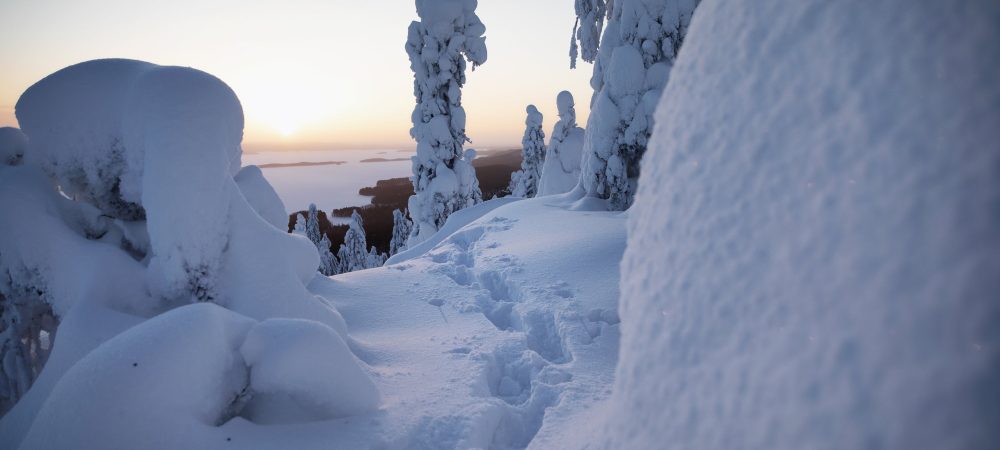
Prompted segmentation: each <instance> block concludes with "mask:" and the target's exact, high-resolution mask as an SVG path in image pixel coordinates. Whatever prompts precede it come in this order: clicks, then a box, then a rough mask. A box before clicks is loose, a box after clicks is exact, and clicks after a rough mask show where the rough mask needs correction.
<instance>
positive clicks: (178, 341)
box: [22, 304, 253, 449]
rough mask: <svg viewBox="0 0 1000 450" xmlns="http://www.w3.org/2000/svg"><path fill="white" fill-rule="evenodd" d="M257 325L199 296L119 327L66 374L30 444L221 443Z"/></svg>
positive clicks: (112, 446) (40, 415) (108, 446)
mask: <svg viewBox="0 0 1000 450" xmlns="http://www.w3.org/2000/svg"><path fill="white" fill-rule="evenodd" d="M252 324H253V321H251V320H249V319H246V318H243V317H240V316H239V315H237V314H234V313H232V312H229V311H226V310H225V309H222V308H220V307H218V306H214V305H211V304H196V305H189V306H185V307H182V308H178V309H176V310H173V311H170V312H168V313H166V314H162V315H160V316H157V317H155V318H153V319H150V320H148V321H145V322H143V323H142V324H141V325H138V326H135V327H133V328H131V329H129V330H127V331H125V332H124V333H121V334H119V335H118V336H116V337H114V338H112V339H110V340H109V341H107V342H105V343H104V344H103V345H101V346H100V347H98V348H97V349H95V350H94V351H92V352H90V353H89V354H87V356H85V357H84V358H83V359H81V360H80V361H79V362H77V363H76V364H75V365H73V367H72V368H70V369H69V371H67V372H66V374H65V375H64V376H63V377H62V379H61V380H60V381H59V382H58V383H57V384H56V385H55V387H54V388H53V389H52V393H51V395H50V396H49V399H48V401H47V402H46V403H45V405H44V406H43V407H42V408H41V410H40V411H39V412H38V416H37V417H36V418H35V421H34V424H33V425H32V427H31V430H30V431H28V433H27V436H26V437H25V439H24V441H23V443H22V448H106V449H126V448H210V447H213V445H211V444H210V443H211V442H214V443H216V444H215V445H214V446H221V445H222V444H223V442H224V440H225V439H224V438H223V436H222V434H221V433H220V431H219V430H218V429H217V428H216V427H215V425H216V424H217V422H219V421H220V420H221V419H222V418H224V417H225V416H226V414H227V412H228V411H227V408H228V406H229V404H230V402H231V401H232V400H233V398H235V397H236V396H237V394H238V393H239V392H240V391H241V390H242V389H243V387H244V386H245V385H246V383H247V373H246V370H245V368H244V367H243V363H242V361H241V360H240V358H239V356H238V355H239V354H238V353H237V348H238V347H239V345H240V343H241V342H242V341H243V337H244V336H245V335H246V333H247V331H248V330H249V328H250V327H251V326H252ZM81 405H87V408H88V409H89V410H90V411H93V412H97V411H101V412H102V413H101V414H96V413H88V414H81V413H80V406H81Z"/></svg>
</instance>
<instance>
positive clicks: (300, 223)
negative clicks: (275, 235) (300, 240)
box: [292, 214, 306, 236]
mask: <svg viewBox="0 0 1000 450" xmlns="http://www.w3.org/2000/svg"><path fill="white" fill-rule="evenodd" d="M292 233H295V234H298V235H301V236H305V235H306V218H305V217H303V216H302V214H296V215H295V225H294V227H293V228H292Z"/></svg>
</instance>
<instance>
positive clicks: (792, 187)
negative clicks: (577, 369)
mask: <svg viewBox="0 0 1000 450" xmlns="http://www.w3.org/2000/svg"><path fill="white" fill-rule="evenodd" d="M998 18H1000V6H998V5H997V4H996V3H995V2H989V1H969V2H960V3H948V2H912V1H903V0H893V1H887V2H881V3H879V4H878V5H875V4H872V3H870V2H863V1H837V2H829V1H796V2H784V1H777V0H753V1H719V0H706V1H705V2H704V3H703V4H702V5H701V6H700V7H699V9H698V11H697V12H696V14H695V18H694V21H693V22H692V25H691V31H690V33H689V34H688V36H687V39H686V41H685V44H684V48H683V49H682V50H681V52H680V58H679V59H678V61H677V65H676V66H675V67H674V69H673V71H672V74H671V81H670V84H669V86H668V87H667V90H666V93H665V95H664V96H663V98H662V100H661V101H660V105H659V108H658V110H657V124H658V128H657V130H656V132H655V133H654V136H653V139H652V142H651V149H650V151H649V153H648V154H647V156H646V159H645V160H644V162H643V167H642V170H643V173H642V177H641V179H640V183H639V192H638V197H637V201H636V204H635V206H634V207H633V208H632V210H631V211H630V221H629V241H628V248H627V250H626V254H625V258H624V262H623V264H622V300H621V305H620V311H621V315H622V323H623V329H622V344H621V353H620V361H619V365H618V369H617V372H616V379H615V392H614V395H613V398H612V401H611V405H610V410H609V411H608V412H607V419H606V423H605V426H604V428H603V435H604V442H603V444H602V445H603V446H604V447H607V448H663V447H670V448H699V449H725V448H746V449H774V448H814V449H839V448H914V449H924V448H927V449H931V448H989V447H992V446H994V445H995V444H996V442H998V439H1000V435H998V429H997V427H996V424H997V423H1000V406H998V403H997V402H996V401H995V399H996V398H998V395H1000V379H998V377H997V372H996V369H997V367H998V365H997V363H998V361H1000V335H998V333H997V327H996V324H997V323H998V319H1000V304H998V303H997V301H996V296H997V292H1000V278H998V277H997V274H998V273H1000V232H998V230H1000V214H998V210H997V205H998V204H1000V203H998V202H1000V152H997V151H996V142H997V138H998V134H997V128H996V124H997V123H1000V84H997V81H996V80H998V79H1000V62H998V61H1000V60H998V59H997V58H996V57H995V55H997V54H998V46H1000V28H998V27H997V26H996V24H997V23H998V22H997V20H998ZM928 30H934V32H930V33H929V32H928ZM943 36H947V38H944V37H943Z"/></svg>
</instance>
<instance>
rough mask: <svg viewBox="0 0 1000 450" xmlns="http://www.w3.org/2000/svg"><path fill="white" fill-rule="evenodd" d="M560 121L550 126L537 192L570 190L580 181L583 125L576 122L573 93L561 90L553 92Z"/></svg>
mask: <svg viewBox="0 0 1000 450" xmlns="http://www.w3.org/2000/svg"><path fill="white" fill-rule="evenodd" d="M556 107H557V109H558V110H559V121H558V122H556V124H555V126H554V127H553V128H552V136H551V137H549V145H548V148H547V149H545V162H544V163H543V164H542V169H541V179H540V180H539V181H538V195H539V196H542V195H553V194H562V193H565V192H569V191H571V190H573V188H574V187H576V185H577V183H578V182H579V181H580V158H581V156H582V154H583V136H584V131H583V128H580V127H579V126H578V125H577V124H576V104H575V103H574V101H573V94H571V93H570V92H569V91H562V92H560V93H559V95H558V96H556Z"/></svg>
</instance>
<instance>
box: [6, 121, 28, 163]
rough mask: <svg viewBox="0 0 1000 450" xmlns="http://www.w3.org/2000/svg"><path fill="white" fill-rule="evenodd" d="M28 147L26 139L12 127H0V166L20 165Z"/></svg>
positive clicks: (19, 131)
mask: <svg viewBox="0 0 1000 450" xmlns="http://www.w3.org/2000/svg"><path fill="white" fill-rule="evenodd" d="M27 147H28V137H27V136H25V135H24V133H22V132H21V130H19V129H17V128H13V127H0V164H6V165H8V166H14V165H17V164H20V163H21V159H22V158H23V157H24V151H25V149H26V148H27Z"/></svg>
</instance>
